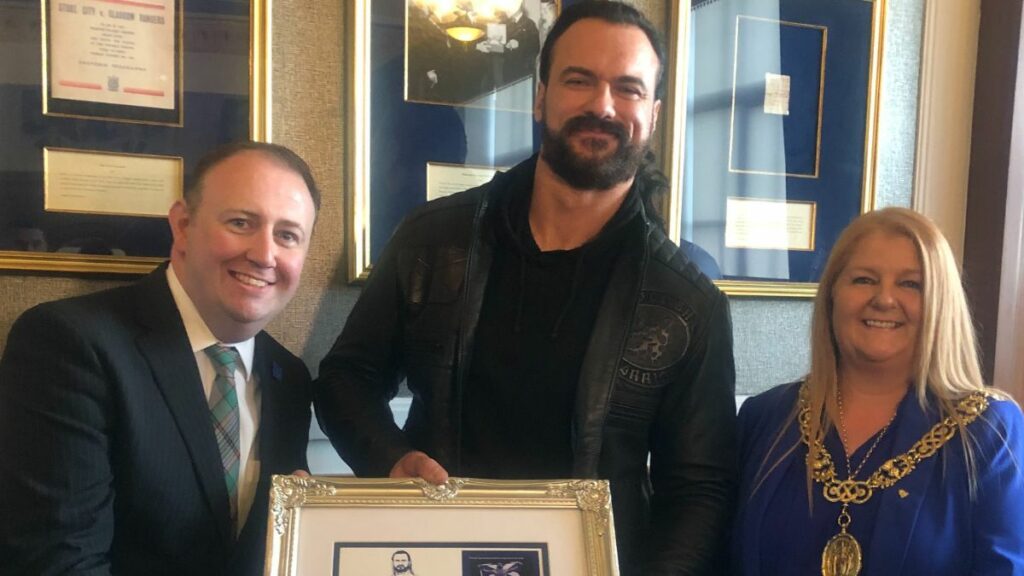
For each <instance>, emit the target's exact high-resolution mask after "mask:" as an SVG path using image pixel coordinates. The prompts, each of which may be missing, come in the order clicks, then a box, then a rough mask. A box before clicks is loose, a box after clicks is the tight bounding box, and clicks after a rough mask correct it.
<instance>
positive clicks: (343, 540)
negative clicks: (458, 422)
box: [266, 476, 618, 576]
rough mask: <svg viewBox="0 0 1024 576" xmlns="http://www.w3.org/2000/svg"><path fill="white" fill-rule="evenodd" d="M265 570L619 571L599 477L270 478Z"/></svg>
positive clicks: (351, 574) (609, 575) (335, 573)
mask: <svg viewBox="0 0 1024 576" xmlns="http://www.w3.org/2000/svg"><path fill="white" fill-rule="evenodd" d="M267 531H268V532H267V558H266V573H267V574H268V575H270V576H297V575H299V574H330V575H332V576H362V575H364V574H375V573H380V574H387V573H389V572H388V571H389V570H392V569H393V568H395V567H398V566H401V568H403V569H404V570H405V571H409V569H410V568H411V569H412V570H411V572H410V573H416V574H454V575H463V576H480V575H488V576H499V575H511V574H517V575H518V576H551V575H558V574H588V575H590V576H614V575H617V574H618V561H617V558H616V552H615V532H614V521H613V518H612V508H611V494H610V491H609V488H608V482H607V481H605V480H544V481H533V480H476V479H469V478H449V480H448V481H447V482H446V483H445V484H443V485H440V486H435V485H433V484H429V483H427V482H425V481H423V480H421V479H414V480H408V479H372V478H328V477H297V476H274V479H273V487H272V489H271V495H270V515H269V518H268V527H267Z"/></svg>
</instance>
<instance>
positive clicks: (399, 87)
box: [344, 0, 690, 283]
mask: <svg viewBox="0 0 1024 576" xmlns="http://www.w3.org/2000/svg"><path fill="white" fill-rule="evenodd" d="M552 1H553V2H555V3H556V4H557V6H558V10H559V11H560V9H561V7H562V1H561V0H552ZM409 2H412V0H390V2H382V1H378V2H377V3H376V4H375V5H374V10H373V13H372V11H371V2H370V0H353V1H351V2H348V3H346V12H345V22H346V23H347V24H346V31H350V32H349V33H348V34H346V36H347V38H346V46H345V48H346V53H347V54H349V56H348V58H347V60H346V63H345V80H346V82H345V84H346V86H347V94H346V105H345V119H346V121H347V128H346V133H345V151H346V158H345V174H346V177H345V181H344V197H345V238H344V242H345V253H346V256H347V258H346V260H347V268H348V271H347V272H348V280H349V282H352V283H358V282H361V281H365V280H366V279H367V278H368V277H369V275H370V272H371V270H372V269H373V265H374V263H375V253H377V252H378V251H379V250H380V249H381V248H382V247H383V246H381V244H383V243H384V241H386V239H387V238H389V236H390V233H391V232H392V231H393V228H394V225H395V224H396V223H397V222H396V221H395V222H390V221H389V222H387V223H382V222H381V221H380V219H379V216H378V215H376V214H375V213H373V212H374V211H373V209H372V203H373V202H372V201H373V194H372V191H373V182H372V178H371V171H372V165H373V162H374V161H375V158H374V154H373V149H374V147H373V146H372V140H371V137H372V134H373V133H375V132H377V131H378V128H379V127H380V126H379V124H377V126H376V127H375V128H374V129H373V130H372V129H371V125H372V124H373V123H375V122H376V121H377V119H376V118H375V117H374V114H373V109H374V106H375V105H377V106H380V104H381V102H380V98H376V99H375V97H374V94H373V90H372V89H371V88H372V85H373V82H374V80H375V78H376V77H375V71H374V69H373V66H372V61H371V58H372V57H373V54H374V52H373V49H374V47H375V45H378V44H383V45H390V44H391V43H389V42H379V43H376V44H375V43H372V34H371V33H372V28H373V22H372V20H373V17H374V16H377V15H380V13H383V12H386V11H387V9H388V8H387V7H386V6H391V5H392V4H396V3H401V4H402V6H403V7H404V6H407V5H408V3H409ZM635 5H636V7H637V8H639V9H640V10H641V11H642V12H644V13H645V14H646V15H647V17H648V18H649V19H651V22H652V23H653V24H654V26H655V27H658V28H659V29H664V30H665V38H666V44H667V45H668V51H667V54H668V56H667V58H668V63H667V67H666V71H665V79H664V83H665V86H666V95H665V98H664V99H663V106H662V120H660V121H659V125H660V126H659V128H658V130H657V131H656V132H655V138H656V140H657V141H656V142H655V143H654V149H655V153H656V154H657V155H658V157H659V158H660V159H662V160H663V166H665V172H666V174H667V175H668V176H669V178H670V181H673V182H675V180H676V179H679V178H681V177H682V170H681V166H682V164H681V159H680V160H676V158H675V157H676V156H678V155H677V154H675V153H674V151H676V150H679V149H678V148H676V147H677V146H678V141H680V140H681V138H683V137H684V132H685V131H684V129H683V124H682V122H683V121H684V120H685V115H680V114H676V113H675V112H674V111H675V107H676V106H678V105H677V102H679V101H682V102H685V96H686V94H685V83H686V72H685V70H682V71H681V72H679V71H676V64H675V61H676V59H677V58H678V57H680V54H681V55H682V57H685V46H686V43H685V41H683V42H682V43H680V41H679V39H680V38H683V39H685V38H686V23H687V22H688V14H689V6H690V0H680V1H671V2H670V1H668V0H641V1H638V2H636V3H635ZM392 19H393V20H394V22H391V20H388V22H387V23H386V24H387V25H388V28H393V29H401V28H403V27H404V26H406V20H401V24H400V25H399V20H398V18H396V17H395V18H392ZM400 32H401V34H400V37H401V38H407V32H406V31H404V30H401V31H400ZM396 38H397V36H396ZM399 42H400V40H395V42H394V43H399ZM542 45H543V44H542ZM400 57H401V61H402V63H403V66H408V58H407V55H406V54H404V53H401V54H400ZM680 88H682V91H681V92H680V91H679V90H680ZM407 90H408V77H407V75H404V74H403V75H402V76H401V82H400V83H396V84H395V87H394V89H393V90H391V91H390V92H389V93H393V94H402V93H403V92H406V91H407ZM409 101H411V102H413V104H417V105H419V106H420V107H421V108H420V110H426V108H430V107H433V105H432V104H424V101H425V100H422V99H420V100H417V99H415V98H413V99H410V100H409ZM434 104H437V102H434ZM433 108H436V107H433ZM463 108H466V109H474V108H475V109H477V113H480V109H479V107H477V106H466V107H463ZM682 110H685V107H684V108H683V109H682ZM489 112H494V113H499V114H500V113H509V111H507V110H494V111H489ZM521 114H523V115H528V113H525V112H522V113H521ZM399 126H401V131H400V132H399V133H397V134H396V135H395V136H393V138H392V140H393V142H397V141H399V140H402V141H404V140H409V139H410V138H411V137H413V136H414V135H415V134H418V133H420V132H421V131H420V130H417V129H415V128H412V127H410V126H408V124H404V123H399ZM393 142H392V143H393ZM395 147H396V145H395V146H392V147H390V149H389V151H388V152H389V153H390V152H393V149H394V148H395ZM430 161H431V162H433V163H441V164H467V165H483V163H482V162H478V161H473V160H472V159H471V160H467V161H465V162H453V161H450V160H444V159H442V158H431V159H430ZM516 162H517V159H514V158H502V159H501V162H499V163H500V164H505V165H509V164H515V163H516ZM414 164H415V165H414ZM404 172H409V173H414V172H415V173H418V174H422V173H424V168H423V162H406V163H400V162H399V163H396V164H395V165H394V166H389V167H387V168H382V169H381V173H384V174H387V177H388V178H389V179H390V180H391V181H392V183H393V182H394V181H395V180H396V179H397V178H399V177H403V173H404ZM418 186H425V184H418ZM393 188H394V189H396V190H397V189H402V190H404V189H412V188H415V187H403V186H401V184H397V183H393ZM673 195H677V192H676V191H675V188H674V190H673ZM678 205H679V202H678V201H675V200H672V199H669V200H668V201H667V202H666V206H668V207H670V211H669V212H668V215H669V218H671V217H672V215H671V214H672V213H671V206H678ZM394 212H401V210H395V211H394ZM674 230H675V229H672V228H670V231H674ZM673 234H675V238H674V240H676V241H678V237H679V234H678V232H673ZM375 238H376V240H375Z"/></svg>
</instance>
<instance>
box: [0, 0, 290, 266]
mask: <svg viewBox="0 0 1024 576" xmlns="http://www.w3.org/2000/svg"><path fill="white" fill-rule="evenodd" d="M267 10H268V5H267V4H266V3H265V2H264V0H255V1H251V2H250V1H246V0H218V1H217V2H210V3H202V4H201V5H195V7H193V6H192V5H188V4H186V5H185V7H184V9H183V11H181V12H179V14H180V17H181V18H182V19H183V21H184V25H183V28H182V36H181V42H182V46H181V51H182V52H183V58H184V59H185V62H186V65H185V67H184V82H183V83H182V84H183V85H184V86H185V90H184V93H183V98H182V106H184V107H185V108H187V109H188V110H189V113H188V114H186V115H185V117H184V118H183V123H182V125H181V126H172V125H160V124H149V123H139V122H120V121H110V120H101V119H95V118H88V119H87V118H78V117H72V116H55V115H45V114H43V113H42V106H41V105H40V103H41V102H42V101H43V98H44V96H43V87H42V82H41V79H40V75H39V74H40V70H42V69H43V64H42V54H41V52H42V51H41V50H40V38H41V36H42V32H41V29H42V26H43V22H42V13H41V10H40V3H39V2H35V1H33V0H13V1H11V2H7V3H4V4H3V5H0V17H2V18H3V20H4V22H5V23H6V24H5V25H6V26H7V28H6V29H5V35H4V37H3V38H0V44H3V48H4V50H3V51H2V52H0V59H2V60H3V66H0V69H2V70H4V71H5V74H4V75H0V110H2V114H4V115H6V116H7V121H6V123H5V125H6V126H8V127H11V129H12V130H11V132H12V134H11V136H12V137H11V138H9V139H5V140H4V141H3V142H0V159H2V160H0V191H2V193H0V269H11V270H32V271H53V272H62V273H63V272H91V273H116V274H143V273H146V272H148V271H150V270H152V269H153V268H154V267H155V266H156V265H157V264H159V263H160V262H162V261H163V260H165V259H166V257H167V255H168V253H169V249H170V241H171V235H170V229H169V227H168V225H167V221H166V219H165V218H157V217H152V216H149V215H145V216H142V215H138V214H132V215H119V214H105V213H98V212H97V213H90V212H65V211H53V210H48V209H47V208H46V205H45V203H46V202H47V201H48V200H47V197H46V193H45V190H44V180H45V177H46V173H45V168H44V151H43V149H44V148H51V149H65V150H77V151H81V152H86V153H95V154H100V153H113V154H116V155H121V156H124V157H128V156H131V155H148V156H160V157H179V158H181V159H182V165H183V170H184V173H185V175H186V176H187V175H188V174H189V173H190V172H191V170H192V168H193V166H194V165H195V163H196V162H197V161H198V159H199V157H200V156H202V154H203V153H205V152H206V151H208V150H210V149H211V148H214V147H216V146H218V145H220V144H223V143H226V142H230V141H236V140H245V139H253V140H266V138H267V135H268V134H269V116H268V114H269V101H268V95H269V93H270V92H269V86H268V74H267V70H266V67H267V65H268V59H267V54H268V39H269V36H268V34H267V32H268V28H267ZM81 246H89V247H90V248H89V249H81V250H79V248H80V247H81ZM122 254H123V255H122Z"/></svg>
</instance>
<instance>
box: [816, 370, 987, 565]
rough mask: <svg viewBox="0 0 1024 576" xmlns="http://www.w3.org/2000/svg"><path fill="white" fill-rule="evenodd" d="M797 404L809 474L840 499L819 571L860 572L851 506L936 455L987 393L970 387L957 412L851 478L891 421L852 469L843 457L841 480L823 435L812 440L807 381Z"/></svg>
mask: <svg viewBox="0 0 1024 576" xmlns="http://www.w3.org/2000/svg"><path fill="white" fill-rule="evenodd" d="M837 400H838V398H837ZM799 403H800V413H799V414H798V415H797V420H798V422H799V425H800V436H801V440H803V442H804V444H806V445H807V446H808V447H810V446H811V443H812V442H813V443H814V447H815V450H816V451H817V455H816V456H815V457H814V458H811V455H810V451H808V454H807V466H808V468H809V469H810V471H811V477H812V478H814V480H815V481H816V482H819V483H821V484H822V492H823V495H824V496H825V499H826V500H828V501H829V502H841V503H842V504H843V508H842V510H841V511H840V513H839V520H838V523H839V528H840V532H839V534H836V535H835V536H834V537H832V538H831V539H830V540H829V541H828V543H827V544H826V545H825V549H824V550H823V551H822V554H821V573H822V576H856V575H857V574H859V573H860V568H861V560H862V555H861V547H860V543H859V542H857V540H856V539H855V538H854V537H853V536H852V535H850V534H849V533H848V532H847V530H846V528H847V527H848V526H849V525H850V521H851V518H850V509H849V505H850V504H863V503H865V502H867V501H868V500H869V499H870V498H871V496H872V495H874V491H875V490H882V489H885V488H889V487H890V486H892V485H894V484H896V483H897V482H899V481H900V480H901V479H903V478H904V477H905V476H907V475H908V474H910V473H911V472H913V471H914V470H915V468H916V467H917V465H918V464H919V463H920V462H921V461H922V460H925V459H926V458H929V457H931V456H934V455H935V454H936V453H937V452H938V451H939V448H942V446H944V445H945V444H946V442H948V441H949V440H950V439H951V438H952V437H953V436H954V435H955V434H956V431H957V430H958V429H959V428H958V424H957V423H958V422H960V423H961V424H962V425H963V426H967V425H968V424H970V423H971V422H974V420H975V419H976V418H977V417H978V416H979V415H981V413H982V412H984V411H985V410H986V409H987V408H988V396H987V394H986V393H985V392H974V393H972V394H969V395H967V396H965V397H964V398H963V399H962V400H960V402H959V403H957V405H956V407H955V408H954V412H955V415H950V416H947V417H945V418H943V419H942V420H940V421H939V422H937V423H936V424H935V425H934V426H932V428H931V429H930V430H928V432H926V433H925V435H924V436H922V437H921V438H920V439H919V440H918V441H917V442H915V443H914V445H913V446H911V447H910V450H907V451H906V452H904V453H903V454H900V455H898V456H894V457H892V458H890V459H888V460H886V461H885V462H884V463H883V464H882V465H881V466H880V467H879V468H878V469H877V470H875V471H874V472H873V473H872V474H871V475H870V476H868V478H867V479H866V480H855V479H854V477H855V476H856V475H857V474H859V473H860V470H861V468H863V467H864V464H865V463H866V462H867V459H868V456H870V455H871V452H872V451H873V450H874V449H875V447H876V446H877V445H878V443H879V441H880V440H881V436H882V435H883V434H884V432H885V430H886V429H888V427H889V424H891V423H892V420H890V421H889V424H886V425H885V428H883V430H882V432H881V433H879V435H878V437H877V438H876V439H875V442H874V443H873V445H872V446H871V448H870V449H869V450H868V452H867V453H866V454H865V456H864V459H863V460H862V461H861V463H860V465H859V466H857V470H856V471H851V470H850V463H849V459H847V463H846V466H847V477H846V480H840V479H838V478H836V467H835V463H834V462H833V461H832V455H831V454H829V452H828V450H827V449H826V448H825V444H824V442H823V441H822V438H821V434H819V435H818V437H817V438H815V439H814V440H811V426H810V419H811V412H810V408H809V407H808V405H807V386H806V385H804V386H803V387H802V388H801V389H800V399H799ZM840 410H841V408H840ZM843 426H844V423H843V422H842V414H840V427H843ZM842 434H843V435H844V436H845V430H842ZM844 441H845V440H844Z"/></svg>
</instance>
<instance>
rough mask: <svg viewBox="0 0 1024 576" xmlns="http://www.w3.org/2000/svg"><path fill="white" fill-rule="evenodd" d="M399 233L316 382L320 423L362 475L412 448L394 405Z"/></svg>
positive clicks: (380, 470)
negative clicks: (394, 412)
mask: <svg viewBox="0 0 1024 576" xmlns="http://www.w3.org/2000/svg"><path fill="white" fill-rule="evenodd" d="M398 238H399V234H396V237H395V238H394V239H392V241H391V242H389V243H388V247H387V248H386V249H385V250H384V254H383V256H382V257H381V260H380V262H378V263H377V264H376V265H375V266H374V268H373V272H372V273H371V274H370V277H369V279H368V280H367V282H366V285H365V287H364V288H363V292H362V294H361V295H360V296H359V299H358V300H357V301H356V305H355V307H354V308H353V309H352V312H351V314H349V316H348V319H347V321H346V322H345V328H344V329H343V330H342V332H341V335H340V336H339V337H338V339H337V341H335V343H334V346H333V347H332V348H331V350H330V352H328V354H327V356H326V357H324V359H323V361H322V362H321V363H320V373H319V376H318V377H317V380H316V382H315V384H314V402H313V405H314V407H315V409H316V415H317V419H318V421H319V422H320V427H321V428H322V429H323V431H324V433H325V434H326V435H327V437H328V438H330V440H331V443H332V444H333V446H334V449H335V450H337V451H338V454H339V455H340V456H341V457H342V458H343V459H344V460H345V462H347V463H348V465H349V466H351V467H352V470H353V471H354V472H355V473H356V475H357V476H379V477H385V476H387V475H388V473H389V472H390V470H391V467H392V466H393V465H394V463H395V462H397V461H398V459H399V458H401V457H402V455H404V454H405V453H406V452H408V451H409V450H411V449H412V447H411V446H410V444H409V443H408V442H407V441H406V439H405V436H404V434H403V433H402V431H401V430H400V429H399V428H398V426H397V425H395V422H394V416H393V414H392V412H391V408H390V406H389V405H388V402H389V401H390V400H391V399H392V398H394V396H395V394H396V393H397V392H398V385H399V382H400V381H401V379H402V377H403V374H402V369H401V353H400V350H401V337H402V335H401V334H402V328H401V314H402V312H401V309H402V301H403V299H402V291H401V286H400V284H399V275H398V258H397V254H396V253H397V250H398V249H397V245H398V244H399V242H398V241H397V240H398Z"/></svg>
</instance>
